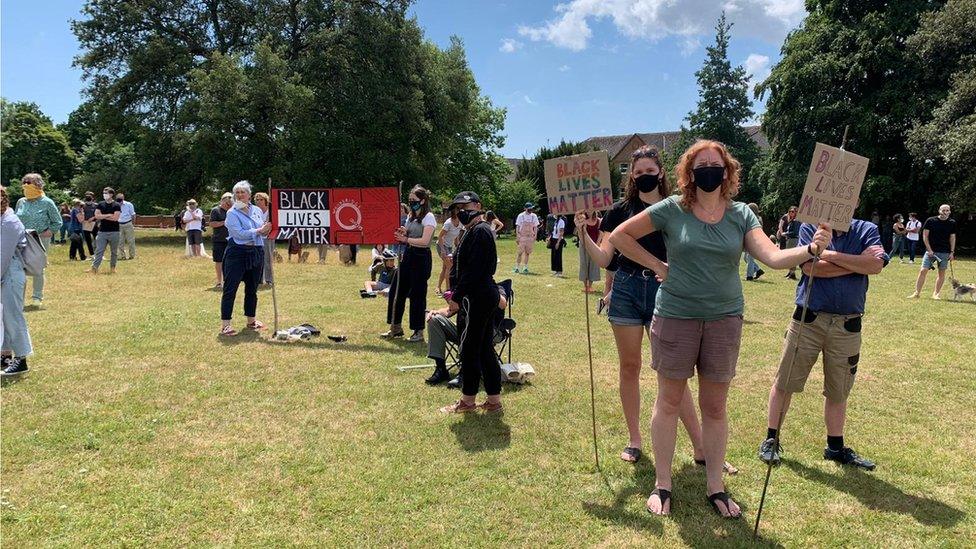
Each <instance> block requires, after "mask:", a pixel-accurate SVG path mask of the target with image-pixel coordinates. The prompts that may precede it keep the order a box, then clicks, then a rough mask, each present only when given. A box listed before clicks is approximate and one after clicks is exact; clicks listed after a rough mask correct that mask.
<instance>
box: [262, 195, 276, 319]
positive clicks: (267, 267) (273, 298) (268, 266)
mask: <svg viewBox="0 0 976 549" xmlns="http://www.w3.org/2000/svg"><path fill="white" fill-rule="evenodd" d="M273 192H274V191H272V190H271V178H270V177H269V178H268V195H269V196H270V195H271V194H272V193H273ZM268 208H271V205H270V204H268ZM272 222H273V220H272ZM274 242H275V241H274V240H272V241H271V262H272V263H274ZM265 245H267V242H265ZM265 257H267V255H265ZM264 268H265V269H272V268H273V265H265V266H264ZM277 279H278V277H276V276H272V277H271V306H272V308H273V309H274V331H273V332H271V334H272V337H275V336H277V335H278V294H277V292H275V280H277Z"/></svg>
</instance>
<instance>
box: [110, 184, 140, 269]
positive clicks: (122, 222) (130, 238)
mask: <svg viewBox="0 0 976 549" xmlns="http://www.w3.org/2000/svg"><path fill="white" fill-rule="evenodd" d="M115 201H116V202H118V203H119V206H122V213H121V214H120V215H119V239H120V240H121V242H119V255H120V256H121V259H135V258H136V227H135V220H136V207H135V205H134V204H133V203H132V202H128V201H127V200H125V195H123V194H122V193H118V194H116V195H115Z"/></svg>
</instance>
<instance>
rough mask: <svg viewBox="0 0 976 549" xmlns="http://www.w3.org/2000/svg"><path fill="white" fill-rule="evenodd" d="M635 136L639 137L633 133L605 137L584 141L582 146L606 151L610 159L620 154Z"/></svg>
mask: <svg viewBox="0 0 976 549" xmlns="http://www.w3.org/2000/svg"><path fill="white" fill-rule="evenodd" d="M635 135H637V137H641V136H640V135H639V134H634V133H628V134H626V135H605V136H597V137H590V138H588V139H584V140H583V144H584V145H589V146H591V147H593V149H594V150H598V151H607V152H608V153H609V154H610V158H614V157H616V156H617V155H618V154H620V151H621V150H622V149H623V148H624V147H625V146H626V145H627V143H629V142H630V140H631V138H633V137H634V136H635ZM641 139H643V138H641Z"/></svg>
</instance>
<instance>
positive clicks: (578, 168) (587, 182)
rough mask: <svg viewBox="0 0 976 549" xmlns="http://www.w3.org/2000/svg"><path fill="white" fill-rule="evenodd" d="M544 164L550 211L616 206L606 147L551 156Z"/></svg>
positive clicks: (591, 209)
mask: <svg viewBox="0 0 976 549" xmlns="http://www.w3.org/2000/svg"><path fill="white" fill-rule="evenodd" d="M544 168H545V176H546V196H547V197H548V199H549V211H550V213H552V214H554V215H572V214H575V213H576V212H596V211H602V210H609V209H610V207H611V206H613V190H612V189H611V188H610V163H609V162H608V161H607V153H606V151H595V152H589V153H583V154H577V155H574V156H564V157H562V158H550V159H549V160H546V162H545V166H544Z"/></svg>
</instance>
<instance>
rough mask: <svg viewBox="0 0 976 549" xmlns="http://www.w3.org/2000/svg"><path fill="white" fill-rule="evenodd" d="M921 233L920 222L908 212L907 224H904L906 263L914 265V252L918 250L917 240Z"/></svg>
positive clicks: (914, 214)
mask: <svg viewBox="0 0 976 549" xmlns="http://www.w3.org/2000/svg"><path fill="white" fill-rule="evenodd" d="M921 232H922V222H921V221H919V220H918V214H917V213H915V212H910V213H909V214H908V223H905V245H906V247H907V248H908V262H909V263H915V251H916V250H917V248H918V239H919V237H920V233H921Z"/></svg>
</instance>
